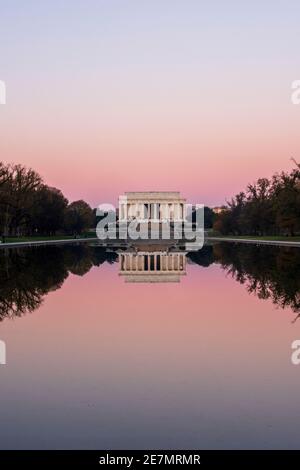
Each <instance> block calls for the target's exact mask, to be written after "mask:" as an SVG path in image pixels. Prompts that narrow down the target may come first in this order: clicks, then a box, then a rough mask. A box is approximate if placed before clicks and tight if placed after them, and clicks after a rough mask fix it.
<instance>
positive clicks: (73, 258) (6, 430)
mask: <svg viewBox="0 0 300 470" xmlns="http://www.w3.org/2000/svg"><path fill="white" fill-rule="evenodd" d="M154 252H155V250H153V249H152V250H150V251H148V252H143V251H140V252H138V253H136V252H132V250H131V251H130V250H127V251H124V252H122V253H119V252H118V250H113V249H110V250H105V249H104V248H101V247H99V246H92V245H87V244H86V245H79V244H78V245H72V246H51V247H50V246H48V247H39V248H23V249H19V248H18V249H11V250H8V249H5V250H4V249H2V250H0V318H1V322H0V339H1V340H3V341H5V343H6V350H7V364H6V365H0V447H1V448H2V449H37V448H40V449H60V448H69V449H72V448H80V449H93V448H94V449H105V448H110V449H114V448H118V449H126V448H131V449H132V448H135V449H138V448H146V449H147V448H148V449H151V448H152V449H155V448H160V449H168V448H173V449H183V448H189V449H193V448H195V449H197V448H209V449H217V448H218V449H232V448H234V449H237V448H257V449H261V448H262V449H263V448H269V449H275V448H280V449H285V448H299V447H300V445H299V423H300V365H299V366H297V365H293V364H292V362H291V354H292V349H291V343H292V342H293V341H294V340H295V339H300V318H299V319H298V316H297V315H298V314H299V313H300V250H299V249H297V248H279V247H267V246H260V247H259V246H253V245H242V244H240V245H235V244H230V243H224V244H216V245H214V246H204V248H203V249H202V250H200V251H199V252H194V253H187V254H186V253H184V252H180V251H177V252H176V251H174V252H169V253H168V252H164V251H163V252H160V253H157V252H155V253H154Z"/></svg>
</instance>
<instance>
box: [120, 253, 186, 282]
mask: <svg viewBox="0 0 300 470" xmlns="http://www.w3.org/2000/svg"><path fill="white" fill-rule="evenodd" d="M119 267H120V272H119V274H120V275H121V276H124V277H125V281H126V282H179V281H180V276H182V275H184V274H186V253H185V252H182V251H180V252H171V253H169V252H167V251H139V252H134V251H132V252H130V251H129V252H125V253H120V255H119Z"/></svg>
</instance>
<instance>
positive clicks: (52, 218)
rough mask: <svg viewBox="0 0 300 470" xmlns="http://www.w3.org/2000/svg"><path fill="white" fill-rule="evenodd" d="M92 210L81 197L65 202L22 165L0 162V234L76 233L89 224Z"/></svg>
mask: <svg viewBox="0 0 300 470" xmlns="http://www.w3.org/2000/svg"><path fill="white" fill-rule="evenodd" d="M94 219H95V211H93V210H92V208H91V207H90V206H89V204H87V203H86V202H85V201H83V200H79V201H74V202H71V203H69V201H68V200H67V198H66V197H65V196H64V195H63V193H62V192H61V191H60V190H59V189H57V188H53V187H50V186H48V185H46V184H45V183H44V182H43V180H42V178H41V176H40V175H39V174H38V173H37V172H35V171H34V170H32V169H31V168H29V169H28V168H26V167H24V166H22V165H9V164H7V165H5V164H4V163H3V162H0V235H2V237H8V236H16V237H19V236H33V235H41V236H45V235H46V236H49V235H54V234H57V233H65V234H70V235H77V234H80V233H82V232H83V231H84V230H86V229H89V228H90V227H91V226H93V223H94Z"/></svg>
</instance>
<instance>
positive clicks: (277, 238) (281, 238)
mask: <svg viewBox="0 0 300 470" xmlns="http://www.w3.org/2000/svg"><path fill="white" fill-rule="evenodd" d="M208 236H209V237H216V238H224V239H226V238H236V239H241V240H242V239H245V240H266V241H286V242H300V236H297V237H284V236H277V235H274V236H272V235H270V236H253V235H217V234H215V233H214V234H210V233H209V234H208Z"/></svg>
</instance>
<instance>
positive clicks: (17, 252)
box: [0, 245, 117, 321]
mask: <svg viewBox="0 0 300 470" xmlns="http://www.w3.org/2000/svg"><path fill="white" fill-rule="evenodd" d="M116 259H117V254H116V253H106V251H105V249H103V248H101V247H96V246H94V247H91V246H87V245H69V246H47V247H33V248H25V249H24V248H23V249H22V248H15V249H12V250H9V249H1V250H0V321H1V320H3V319H4V318H5V317H14V316H21V315H22V314H25V313H27V312H32V311H34V310H35V309H37V308H38V307H39V306H40V305H41V303H42V301H43V297H44V296H45V295H46V294H47V293H48V292H50V291H54V290H56V289H59V288H60V287H61V286H62V284H63V283H64V281H65V280H66V278H67V277H68V275H69V273H72V274H76V275H79V276H82V275H84V274H86V273H87V272H88V271H89V270H90V269H91V267H92V266H100V265H101V264H102V263H104V262H105V261H108V262H109V263H113V262H115V261H116Z"/></svg>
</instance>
